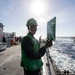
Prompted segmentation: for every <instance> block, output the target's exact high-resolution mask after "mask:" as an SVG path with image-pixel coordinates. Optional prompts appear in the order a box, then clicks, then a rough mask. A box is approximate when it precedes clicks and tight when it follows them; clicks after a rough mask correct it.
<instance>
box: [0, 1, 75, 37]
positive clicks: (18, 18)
mask: <svg viewBox="0 0 75 75" xmlns="http://www.w3.org/2000/svg"><path fill="white" fill-rule="evenodd" d="M53 17H56V36H75V0H0V22H1V23H3V25H4V32H9V33H12V32H16V36H25V35H26V34H27V32H28V30H27V27H26V22H27V20H28V19H30V18H34V19H36V20H37V23H38V27H37V32H36V34H35V37H36V38H39V37H40V36H42V38H46V37H47V22H48V21H49V20H51V19H52V18H53Z"/></svg>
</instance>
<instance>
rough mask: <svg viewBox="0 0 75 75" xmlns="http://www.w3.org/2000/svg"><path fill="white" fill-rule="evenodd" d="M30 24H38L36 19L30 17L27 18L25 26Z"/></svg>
mask: <svg viewBox="0 0 75 75" xmlns="http://www.w3.org/2000/svg"><path fill="white" fill-rule="evenodd" d="M31 25H35V26H37V25H38V24H37V21H36V20H35V19H34V18H31V19H29V20H28V21H27V24H26V26H31Z"/></svg>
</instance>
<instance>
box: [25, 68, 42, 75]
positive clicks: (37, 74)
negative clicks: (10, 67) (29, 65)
mask: <svg viewBox="0 0 75 75" xmlns="http://www.w3.org/2000/svg"><path fill="white" fill-rule="evenodd" d="M24 75H41V70H40V69H38V70H25V68H24Z"/></svg>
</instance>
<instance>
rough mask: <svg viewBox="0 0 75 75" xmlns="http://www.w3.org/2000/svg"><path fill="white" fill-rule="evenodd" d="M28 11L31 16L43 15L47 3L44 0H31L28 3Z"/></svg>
mask: <svg viewBox="0 0 75 75" xmlns="http://www.w3.org/2000/svg"><path fill="white" fill-rule="evenodd" d="M29 10H30V14H31V15H34V16H40V15H43V14H45V13H46V11H47V2H46V1H45V0H32V1H31V2H30V7H29Z"/></svg>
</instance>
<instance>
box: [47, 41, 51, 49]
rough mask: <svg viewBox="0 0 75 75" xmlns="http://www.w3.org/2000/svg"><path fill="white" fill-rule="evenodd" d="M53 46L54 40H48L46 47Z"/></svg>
mask: <svg viewBox="0 0 75 75" xmlns="http://www.w3.org/2000/svg"><path fill="white" fill-rule="evenodd" d="M51 46H52V40H47V41H46V47H47V48H48V47H51Z"/></svg>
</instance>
